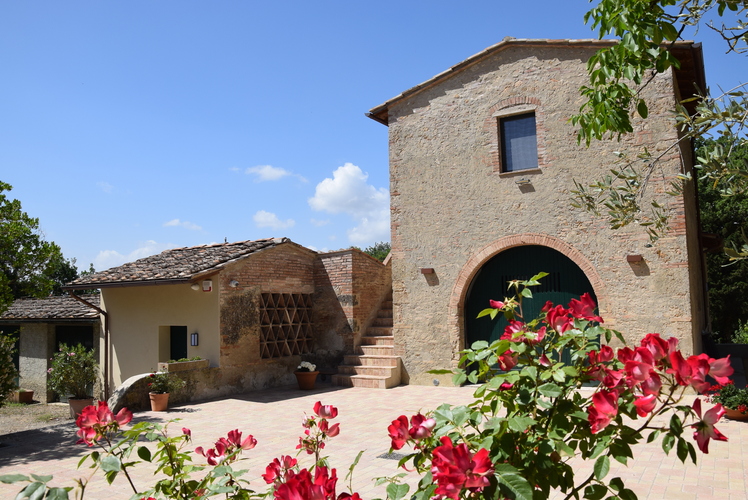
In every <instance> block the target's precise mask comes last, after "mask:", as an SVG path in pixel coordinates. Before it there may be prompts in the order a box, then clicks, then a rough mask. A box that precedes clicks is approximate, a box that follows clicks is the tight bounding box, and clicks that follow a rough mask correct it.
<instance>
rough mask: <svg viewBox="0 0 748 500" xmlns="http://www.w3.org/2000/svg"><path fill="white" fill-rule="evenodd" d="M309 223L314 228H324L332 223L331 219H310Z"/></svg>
mask: <svg viewBox="0 0 748 500" xmlns="http://www.w3.org/2000/svg"><path fill="white" fill-rule="evenodd" d="M309 222H311V224H312V226H316V227H322V226H326V225H328V224H329V223H330V219H325V220H319V219H309Z"/></svg>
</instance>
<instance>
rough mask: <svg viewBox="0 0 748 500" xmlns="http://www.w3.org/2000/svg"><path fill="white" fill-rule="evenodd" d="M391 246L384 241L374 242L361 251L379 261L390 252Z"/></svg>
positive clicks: (382, 260)
mask: <svg viewBox="0 0 748 500" xmlns="http://www.w3.org/2000/svg"><path fill="white" fill-rule="evenodd" d="M391 249H392V248H391V246H390V244H389V243H387V242H385V241H380V242H377V243H374V244H373V245H371V246H368V247H366V248H365V249H364V250H363V252H364V253H365V254H367V255H371V256H372V257H374V258H375V259H377V260H378V261H379V262H384V259H386V258H387V256H388V255H389V254H390V250H391Z"/></svg>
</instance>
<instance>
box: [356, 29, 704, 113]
mask: <svg viewBox="0 0 748 500" xmlns="http://www.w3.org/2000/svg"><path fill="white" fill-rule="evenodd" d="M616 43H618V41H617V40H598V39H596V38H578V39H568V40H567V39H546V38H511V37H506V38H504V40H502V41H501V42H499V43H496V44H494V45H491V46H490V47H488V48H486V49H484V50H482V51H480V52H478V53H476V54H473V55H472V56H470V57H468V58H467V59H465V60H463V61H461V62H459V63H457V64H455V65H454V66H452V67H450V68H449V69H447V70H445V71H442V72H441V73H439V74H437V75H435V76H433V77H431V78H429V79H428V80H426V81H424V82H422V83H419V84H418V85H415V86H414V87H411V88H409V89H408V90H405V91H404V92H401V93H400V94H398V95H396V96H395V97H393V98H391V99H388V100H387V101H385V102H384V103H382V104H380V105H378V106H375V107H373V108H371V109H370V110H369V112H368V113H366V116H367V117H369V118H371V119H372V120H374V121H377V122H379V123H382V124H384V125H387V124H388V120H389V116H388V114H389V113H388V111H389V107H390V106H391V105H393V104H394V103H396V102H398V101H400V100H402V99H405V98H408V97H411V96H413V95H415V94H417V93H419V92H421V91H423V90H424V89H426V88H428V87H431V86H433V85H436V84H437V83H439V82H441V81H442V80H444V79H446V78H449V77H451V75H453V74H456V73H459V72H460V71H464V70H465V69H467V68H469V67H470V66H472V65H474V64H476V63H478V62H479V61H481V60H482V59H483V58H485V57H487V56H489V55H491V54H494V53H496V52H499V51H501V50H504V49H506V48H507V47H508V46H510V45H525V46H538V45H544V46H577V47H584V46H588V47H595V46H597V47H601V48H602V47H606V46H609V45H614V44H616ZM684 45H689V46H690V45H698V44H694V43H693V42H690V41H682V42H676V43H675V46H684Z"/></svg>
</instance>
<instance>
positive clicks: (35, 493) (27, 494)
mask: <svg viewBox="0 0 748 500" xmlns="http://www.w3.org/2000/svg"><path fill="white" fill-rule="evenodd" d="M46 489H47V486H46V485H45V484H44V483H31V484H29V485H28V486H26V487H25V488H24V489H22V490H21V491H20V492H19V493H18V495H16V500H22V499H24V498H27V499H28V500H40V499H41V498H42V497H43V496H44V492H45V491H46Z"/></svg>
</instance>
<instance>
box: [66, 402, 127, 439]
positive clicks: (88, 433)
mask: <svg viewBox="0 0 748 500" xmlns="http://www.w3.org/2000/svg"><path fill="white" fill-rule="evenodd" d="M131 420H132V412H131V411H129V410H128V409H127V408H122V409H121V410H120V411H119V412H118V413H117V415H114V414H113V413H112V411H111V410H110V409H109V405H107V402H106V401H99V404H98V406H93V405H91V406H86V407H85V408H83V411H81V413H80V415H78V418H77V419H76V420H75V425H77V426H78V427H79V429H78V432H77V434H78V437H80V438H81V439H80V440H78V443H86V444H87V445H88V446H93V445H94V443H96V442H97V441H98V440H99V439H101V438H102V437H103V436H105V435H106V434H107V433H108V432H113V431H116V430H118V429H119V428H120V427H122V426H123V425H127V424H128V423H129V422H130V421H131Z"/></svg>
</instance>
